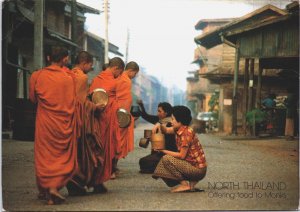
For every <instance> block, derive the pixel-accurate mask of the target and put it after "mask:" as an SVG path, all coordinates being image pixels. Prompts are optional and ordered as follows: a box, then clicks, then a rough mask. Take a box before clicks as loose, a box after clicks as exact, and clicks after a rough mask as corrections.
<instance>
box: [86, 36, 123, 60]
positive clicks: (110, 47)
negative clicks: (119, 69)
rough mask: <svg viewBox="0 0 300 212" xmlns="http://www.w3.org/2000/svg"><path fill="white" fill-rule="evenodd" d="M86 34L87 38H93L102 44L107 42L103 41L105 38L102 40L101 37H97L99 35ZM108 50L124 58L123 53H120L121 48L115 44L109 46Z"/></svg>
mask: <svg viewBox="0 0 300 212" xmlns="http://www.w3.org/2000/svg"><path fill="white" fill-rule="evenodd" d="M85 34H86V35H87V36H89V37H91V38H93V39H95V40H97V41H99V42H102V43H104V42H105V39H103V38H101V37H99V36H97V35H95V34H93V33H91V32H88V31H85ZM108 50H109V51H110V52H112V53H114V54H116V55H119V56H121V57H123V56H124V55H123V54H122V53H121V52H119V47H117V46H116V45H114V44H112V43H109V45H108Z"/></svg>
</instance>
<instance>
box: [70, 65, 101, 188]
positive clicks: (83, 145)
mask: <svg viewBox="0 0 300 212" xmlns="http://www.w3.org/2000/svg"><path fill="white" fill-rule="evenodd" d="M72 71H73V72H74V75H75V82H76V98H77V100H78V102H79V103H80V104H78V111H79V112H78V113H77V114H78V118H77V125H78V129H79V136H78V137H79V138H78V166H79V168H78V172H77V173H76V174H75V176H74V177H73V179H72V181H73V182H74V183H75V184H77V185H78V186H80V187H82V188H83V187H84V186H85V185H88V186H90V185H91V184H92V179H93V175H94V173H95V170H96V169H99V168H101V166H102V163H103V151H102V150H103V147H102V146H101V145H102V144H101V140H100V137H99V136H98V137H97V136H95V132H97V131H99V125H98V124H97V122H95V118H96V117H95V114H96V113H97V112H98V111H96V105H95V104H93V103H92V102H91V101H90V100H89V99H88V98H87V95H88V77H87V75H86V74H85V73H84V72H83V71H82V70H81V69H80V68H78V67H76V68H74V69H72Z"/></svg>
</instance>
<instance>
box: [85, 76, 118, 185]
mask: <svg viewBox="0 0 300 212" xmlns="http://www.w3.org/2000/svg"><path fill="white" fill-rule="evenodd" d="M97 88H102V89H104V90H105V91H106V92H107V94H108V97H109V98H108V103H107V105H106V107H105V108H104V110H103V111H102V112H101V113H100V115H99V117H98V119H97V122H98V124H99V130H98V131H97V132H95V133H96V134H95V135H96V136H98V137H100V140H101V144H102V147H103V152H104V153H103V154H104V158H103V159H104V161H103V166H102V167H101V169H98V170H97V173H96V174H95V178H94V185H99V184H102V183H103V182H105V181H107V180H109V179H110V177H111V173H112V159H113V158H114V157H115V155H116V154H118V150H117V145H116V140H115V131H116V128H117V127H119V126H118V121H117V109H118V105H117V101H116V79H115V78H114V76H113V74H112V72H111V71H107V70H106V71H102V72H100V74H99V75H98V76H96V77H95V78H94V79H93V81H92V83H91V86H90V90H89V93H92V92H93V90H95V89H97Z"/></svg>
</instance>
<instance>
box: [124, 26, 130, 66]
mask: <svg viewBox="0 0 300 212" xmlns="http://www.w3.org/2000/svg"><path fill="white" fill-rule="evenodd" d="M129 36H130V35H129V29H128V28H127V39H126V54H125V64H126V63H127V62H128V49H129Z"/></svg>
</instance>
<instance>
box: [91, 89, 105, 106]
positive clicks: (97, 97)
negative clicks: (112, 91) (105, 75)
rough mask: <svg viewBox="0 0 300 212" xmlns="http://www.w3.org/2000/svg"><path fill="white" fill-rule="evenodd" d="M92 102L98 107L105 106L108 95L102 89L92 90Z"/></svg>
mask: <svg viewBox="0 0 300 212" xmlns="http://www.w3.org/2000/svg"><path fill="white" fill-rule="evenodd" d="M92 102H93V103H95V104H99V105H101V104H102V105H104V106H106V105H107V103H108V94H107V93H106V91H105V90H104V89H102V88H97V89H95V90H93V93H92Z"/></svg>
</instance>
